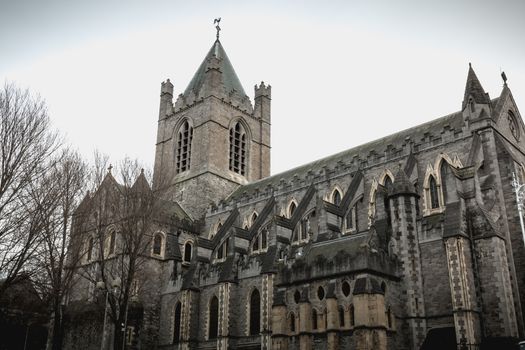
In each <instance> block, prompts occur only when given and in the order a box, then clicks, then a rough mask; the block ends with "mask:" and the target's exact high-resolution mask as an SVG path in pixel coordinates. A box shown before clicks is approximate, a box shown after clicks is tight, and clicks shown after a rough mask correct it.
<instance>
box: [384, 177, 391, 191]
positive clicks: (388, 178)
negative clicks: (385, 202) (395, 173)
mask: <svg viewBox="0 0 525 350" xmlns="http://www.w3.org/2000/svg"><path fill="white" fill-rule="evenodd" d="M383 186H385V188H386V189H387V190H389V191H390V189H391V188H392V186H393V183H392V179H391V178H390V176H388V175H387V176H385V184H384V185H383Z"/></svg>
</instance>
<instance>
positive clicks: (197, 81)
mask: <svg viewBox="0 0 525 350" xmlns="http://www.w3.org/2000/svg"><path fill="white" fill-rule="evenodd" d="M212 58H217V59H219V67H218V69H219V71H221V72H222V82H223V85H224V88H225V90H226V92H227V93H229V92H231V91H232V90H235V91H237V92H238V93H239V94H241V95H246V93H245V92H244V89H243V87H242V85H241V82H240V80H239V78H238V77H237V74H236V73H235V69H233V65H232V64H231V62H230V59H229V58H228V55H226V51H224V48H223V47H222V44H221V42H220V41H219V39H217V40H216V41H215V42H214V43H213V45H212V47H211V48H210V51H208V54H207V55H206V57H205V58H204V60H203V61H202V63H201V65H200V66H199V68H198V69H197V71H196V72H195V74H194V75H193V78H192V79H191V81H190V83H189V85H188V87H186V90H184V95H188V94H189V93H190V91H192V90H193V91H194V92H195V93H196V94H197V93H198V92H199V91H200V89H201V88H202V87H203V85H204V84H205V82H206V77H207V75H206V72H207V71H208V70H209V66H208V64H209V62H210V60H211V59H212Z"/></svg>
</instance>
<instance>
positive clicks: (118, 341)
mask: <svg viewBox="0 0 525 350" xmlns="http://www.w3.org/2000/svg"><path fill="white" fill-rule="evenodd" d="M123 323H124V320H122V319H119V320H118V322H116V324H115V333H114V335H113V350H122V349H123V347H122V342H123V340H124V332H123V331H122V328H123V326H122V324H123Z"/></svg>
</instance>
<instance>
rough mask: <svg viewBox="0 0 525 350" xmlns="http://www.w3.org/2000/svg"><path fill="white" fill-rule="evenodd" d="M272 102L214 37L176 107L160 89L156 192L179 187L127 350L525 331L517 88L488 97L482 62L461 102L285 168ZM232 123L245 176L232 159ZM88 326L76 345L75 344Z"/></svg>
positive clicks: (170, 199) (339, 343)
mask: <svg viewBox="0 0 525 350" xmlns="http://www.w3.org/2000/svg"><path fill="white" fill-rule="evenodd" d="M459 102H461V101H458V105H460V104H459ZM270 107H271V87H270V86H269V85H265V84H264V83H261V84H260V85H258V86H255V99H254V104H253V106H252V102H251V101H250V100H249V98H248V97H247V96H246V95H245V93H244V89H243V88H242V86H241V85H240V82H239V79H238V78H237V76H236V74H235V72H234V70H233V66H232V65H231V63H230V61H229V59H228V58H227V56H226V53H225V51H224V49H223V48H222V45H221V43H220V42H219V41H216V42H215V43H214V44H213V46H212V49H211V50H210V52H209V53H208V55H207V56H206V58H205V60H204V61H203V63H202V64H201V66H200V67H199V69H198V71H197V73H196V74H195V76H194V78H193V79H192V81H191V82H190V84H189V85H188V88H187V89H186V91H185V92H184V94H181V95H179V96H178V98H177V99H176V100H175V101H174V99H173V85H171V83H170V82H169V81H167V82H164V83H162V86H161V106H160V112H159V124H158V141H157V145H156V159H155V174H154V181H155V183H154V186H160V185H159V184H160V183H164V184H165V181H166V179H168V184H167V185H165V188H163V193H164V195H163V200H164V201H165V208H166V210H165V211H164V212H163V213H162V215H159V217H160V218H159V220H158V221H159V222H158V227H157V229H158V231H161V232H163V233H164V234H166V240H165V241H164V244H165V249H164V250H163V252H164V253H163V255H162V256H161V257H156V258H155V259H153V258H152V261H151V262H150V265H149V270H148V271H149V273H148V276H139V278H148V280H149V281H151V283H148V284H147V285H145V286H144V287H143V289H142V290H141V291H140V292H139V297H138V302H140V305H141V310H142V313H141V314H140V315H141V316H140V317H141V319H140V320H137V325H140V327H138V328H137V331H136V332H135V334H134V337H135V338H136V339H135V340H134V341H133V344H132V345H130V346H129V347H128V348H129V349H132V348H133V349H138V348H141V349H155V348H158V349H282V350H286V349H290V350H292V349H363V350H364V349H378V350H381V349H385V350H386V349H420V348H421V347H422V346H423V347H422V348H423V349H434V348H440V349H454V348H456V346H455V345H454V344H460V342H462V341H463V342H466V343H467V344H468V345H472V346H473V347H472V348H471V349H477V348H478V346H480V345H481V344H483V343H484V342H488V341H493V340H494V339H517V338H521V337H523V336H524V335H525V334H524V316H523V309H522V308H523V305H525V249H524V242H523V240H522V237H521V231H520V226H519V217H518V212H517V208H516V201H515V196H514V194H513V192H512V187H511V185H510V183H511V179H512V173H516V174H518V175H519V176H521V177H522V178H523V177H525V174H524V170H523V164H524V163H525V138H521V140H517V139H516V137H515V136H514V135H515V134H516V133H515V132H513V131H512V130H510V129H509V124H508V118H507V114H508V112H509V111H511V112H512V115H514V116H516V118H517V119H518V127H519V129H520V133H521V134H523V133H524V132H525V130H524V129H525V128H524V124H523V122H522V119H521V116H520V113H519V111H518V109H517V106H516V105H515V103H514V99H513V98H512V94H511V92H510V89H509V87H508V86H507V85H505V86H504V87H503V91H502V92H501V94H500V96H499V97H497V98H495V99H490V98H489V96H488V94H487V93H485V91H484V90H483V87H482V85H481V83H480V81H479V80H478V78H477V77H476V74H475V73H474V70H473V68H472V67H469V71H468V77H467V83H466V88H465V94H464V99H463V101H462V103H461V107H462V109H461V111H459V112H455V113H452V114H450V115H447V116H445V117H441V118H438V119H435V120H433V121H431V122H428V123H425V124H422V125H419V126H416V127H413V128H410V129H407V130H404V131H401V132H398V133H396V134H393V135H390V136H387V137H385V138H382V139H379V140H376V141H372V142H369V143H367V144H364V145H362V146H359V147H355V148H352V149H349V150H347V151H344V152H341V153H338V154H335V155H333V156H331V157H327V158H324V159H320V160H317V161H313V162H312V163H309V164H306V165H303V166H300V167H297V168H295V169H291V170H288V171H286V172H284V173H281V174H276V175H272V176H269V175H270V122H271V112H270ZM183 121H188V122H189V124H191V125H193V128H194V129H193V141H192V144H191V159H190V168H189V170H187V171H184V172H181V173H177V170H176V167H175V161H174V155H175V149H176V147H177V141H178V140H177V130H178V129H177V128H178V127H179V126H180V125H181V124H182V123H183ZM237 122H240V123H241V124H242V125H243V128H244V130H245V131H246V136H245V137H246V139H245V140H246V147H247V153H246V157H247V158H246V164H247V168H246V175H245V176H242V175H240V174H238V173H235V172H234V171H231V170H230V168H229V167H228V164H229V160H228V154H229V147H230V145H229V142H230V138H229V130H230V128H231V127H232V125H234V123H237ZM430 178H433V179H434V181H435V183H436V187H437V190H436V192H435V193H434V194H432V191H431V190H430V188H429V187H430V185H429V182H430ZM387 179H388V180H387ZM161 180H162V181H161ZM335 190H338V191H340V197H339V198H340V201H339V200H338V201H337V202H336V203H334V202H333V198H334V197H333V193H334V191H335ZM432 195H435V196H437V198H433V201H432V199H431V198H430V196H432ZM432 203H437V204H438V205H437V207H435V206H434V207H433V206H432ZM292 211H293V212H292ZM254 213H255V214H256V215H254ZM162 217H165V219H162ZM188 242H189V243H191V247H192V254H191V259H188V260H189V261H186V260H185V254H186V253H185V247H186V246H185V244H187V243H188ZM320 288H321V289H320ZM87 290H88V289H87V288H85V286H84V287H82V286H79V288H78V290H77V291H76V292H75V293H73V294H74V295H73V296H72V298H71V300H76V301H77V302H79V301H82V300H84V301H85V300H87V299H89V296H88V295H87V294H86V291H87ZM255 290H256V291H257V293H258V294H257V295H258V296H259V298H260V310H257V312H253V311H252V310H250V305H251V303H250V301H251V299H250V298H251V296H252V293H254V291H255ZM320 290H321V291H320ZM212 298H217V300H218V305H219V306H218V315H217V317H218V318H217V323H218V325H217V329H216V333H217V337H216V338H214V337H212V338H210V336H209V328H210V317H212V316H211V313H210V303H211V300H212ZM178 303H180V307H181V313H180V324H178V325H175V324H174V323H175V320H176V318H175V309H176V306H177V305H179V304H178ZM254 305H256V304H254ZM251 315H258V317H260V322H258V323H257V322H255V323H254V322H251V321H253V320H251V319H250V317H251ZM177 319H178V318H177ZM214 322H215V320H214ZM212 324H214V323H213V322H212ZM250 324H252V325H253V324H260V332H259V333H258V334H256V335H254V334H253V332H250ZM90 327H94V329H96V327H97V326H94V325H91V326H90ZM98 327H99V329H100V325H99V326H98ZM77 328H78V327H77ZM77 328H71V329H70V336H69V337H68V338H67V339H68V343H67V344H66V348H67V349H76V348H79V347H76V345H75V343H74V341H73V340H72V339H76V338H75V337H73V336H71V333H72V332H73V333H74V332H80V330H78V329H77ZM175 329H180V332H179V331H178V332H177V334H180V338H179V339H174V334H175V331H174V330H175ZM83 332H84V334H90V333H89V332H90V330H89V329H86V330H84V331H83ZM212 333H214V332H212ZM441 341H443V343H442V344H441V346H442V347H439V346H440V344H439V342H441ZM458 346H459V345H458ZM84 348H97V346H96V345H93V346H92V347H89V346H86V347H84Z"/></svg>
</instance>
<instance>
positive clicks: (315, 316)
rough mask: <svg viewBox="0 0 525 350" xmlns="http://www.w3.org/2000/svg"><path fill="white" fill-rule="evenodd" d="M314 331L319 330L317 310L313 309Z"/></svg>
mask: <svg viewBox="0 0 525 350" xmlns="http://www.w3.org/2000/svg"><path fill="white" fill-rule="evenodd" d="M312 329H317V310H316V309H312Z"/></svg>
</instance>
